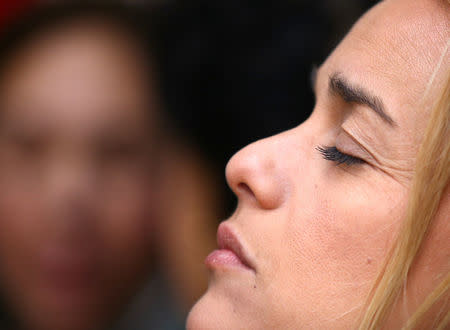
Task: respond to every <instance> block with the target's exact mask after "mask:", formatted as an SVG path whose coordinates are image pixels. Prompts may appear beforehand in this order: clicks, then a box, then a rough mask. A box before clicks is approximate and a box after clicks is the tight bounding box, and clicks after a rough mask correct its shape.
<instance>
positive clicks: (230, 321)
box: [186, 285, 271, 330]
mask: <svg viewBox="0 0 450 330" xmlns="http://www.w3.org/2000/svg"><path fill="white" fill-rule="evenodd" d="M251 288H252V290H253V292H252V290H248V288H247V286H242V287H241V288H240V290H238V289H237V288H236V287H233V288H230V287H222V286H220V285H218V286H215V285H213V286H212V287H211V285H210V287H209V289H208V291H207V292H206V293H205V294H204V295H203V297H201V298H200V300H198V301H197V303H196V304H195V305H194V306H193V307H192V309H191V311H190V312H189V315H188V318H187V321H186V328H187V329H188V330H203V329H215V330H220V329H264V328H270V326H268V325H269V324H270V323H271V322H269V316H270V313H266V312H267V311H266V312H264V306H260V305H259V304H258V302H261V301H264V299H258V296H259V295H258V293H256V292H254V291H257V290H256V289H253V286H252V287H251Z"/></svg>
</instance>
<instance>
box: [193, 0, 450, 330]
mask: <svg viewBox="0 0 450 330" xmlns="http://www.w3.org/2000/svg"><path fill="white" fill-rule="evenodd" d="M446 5H447V4H444V2H439V1H425V0H424V1H408V0H391V1H384V2H381V3H379V4H378V5H377V6H376V7H374V8H373V9H371V10H370V11H369V12H368V13H367V14H366V15H364V16H363V17H362V18H361V19H360V20H359V21H358V22H357V24H356V25H355V26H354V27H353V29H352V30H351V31H350V32H349V34H348V35H347V36H346V38H345V39H344V40H343V41H342V42H341V44H340V45H339V46H338V47H337V48H336V49H335V50H334V51H333V53H332V54H331V55H330V56H329V58H328V59H327V60H326V61H325V62H324V63H323V65H322V66H321V67H320V69H319V70H318V75H317V79H316V83H315V93H316V106H315V108H314V111H313V113H312V115H311V117H310V118H309V119H308V120H307V121H306V122H305V123H303V124H301V125H300V126H298V127H296V128H294V129H292V130H289V131H286V132H284V133H282V134H279V135H276V136H274V137H271V138H267V139H264V140H261V141H258V142H256V143H253V144H251V145H249V146H248V147H246V148H244V149H243V150H241V151H240V152H239V153H237V154H236V155H235V156H234V157H233V158H232V159H231V160H230V162H229V164H228V166H227V169H226V175H227V179H228V182H229V185H230V187H231V189H232V190H233V191H234V193H235V194H236V195H237V196H238V199H239V202H238V207H237V209H236V211H235V213H234V214H233V216H232V217H231V218H230V219H229V220H227V221H225V222H223V223H222V224H221V225H220V227H219V230H218V244H219V248H220V250H218V251H215V252H213V253H212V254H211V255H210V256H209V257H208V258H207V260H206V264H207V267H208V268H209V270H210V283H209V288H208V291H207V292H206V293H205V295H204V296H203V297H202V298H201V299H200V300H199V301H198V302H197V304H196V305H195V306H194V307H193V309H192V310H191V313H190V315H189V318H188V328H191V329H210V328H214V329H217V328H223V329H238V328H242V327H244V328H247V329H266V328H267V329H286V328H289V329H301V328H307V329H352V328H355V326H357V320H358V318H359V317H360V316H361V313H362V312H363V308H364V303H365V301H366V298H367V296H368V294H369V291H370V289H371V287H372V285H373V282H374V280H375V277H376V275H377V272H378V270H379V267H380V265H381V264H382V262H383V261H384V258H385V257H386V254H387V251H388V249H389V247H390V246H391V242H392V241H393V239H394V237H395V234H396V233H397V232H398V230H399V226H400V223H401V221H402V219H403V217H404V210H405V207H406V203H407V195H408V191H409V189H410V185H411V178H412V176H413V172H414V166H415V157H416V153H417V150H418V147H419V145H420V142H421V138H422V136H423V132H424V129H425V126H426V123H427V119H428V118H429V109H430V107H431V104H432V101H433V99H435V98H437V95H438V93H439V91H440V89H441V88H442V86H443V82H444V81H445V74H444V71H445V70H440V69H439V63H440V61H441V59H442V56H446V58H447V59H448V50H445V49H446V44H447V42H448V40H449V37H450V36H449V34H448V31H449V23H448V22H449V21H450V19H449V16H448V14H449V12H448V6H447V7H445V6H446ZM445 52H447V53H445ZM443 54H444V55H443ZM444 62H445V61H444ZM434 72H436V74H435V78H434V80H433V84H431V85H429V81H430V79H431V78H432V76H433V73H434ZM426 91H427V94H426V93H425V92H426ZM425 94H426V97H425V98H424V95H425ZM438 220H439V219H438ZM441 220H442V219H441ZM444 220H445V219H444ZM436 226H441V227H439V229H436V230H435V231H434V234H433V235H435V236H432V235H431V237H429V241H428V244H427V245H426V250H424V251H423V256H425V257H424V258H423V259H422V262H423V264H422V267H421V268H420V270H419V271H417V272H416V273H414V274H412V277H411V279H410V282H409V283H408V289H407V292H406V295H407V297H408V298H410V299H408V303H406V304H405V305H403V308H402V309H401V311H400V312H399V313H397V314H395V315H393V316H392V317H391V319H389V320H388V322H389V324H390V326H391V328H401V324H402V322H404V320H405V318H406V317H407V315H409V314H408V313H410V312H411V311H413V310H414V308H417V304H419V303H420V302H421V301H423V300H424V298H425V297H426V295H427V294H428V293H430V292H431V290H432V289H433V288H434V287H435V286H436V285H437V284H438V283H439V280H438V276H437V275H438V274H442V273H444V274H445V272H448V270H449V269H448V249H447V250H445V249H442V246H440V245H438V243H436V242H448V237H449V231H448V226H447V227H445V221H436ZM446 238H447V239H446ZM230 251H233V252H230ZM446 260H447V261H446ZM445 267H447V268H445Z"/></svg>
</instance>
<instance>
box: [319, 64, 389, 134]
mask: <svg viewBox="0 0 450 330" xmlns="http://www.w3.org/2000/svg"><path fill="white" fill-rule="evenodd" d="M328 89H329V91H330V92H331V93H333V94H338V95H339V96H340V97H341V98H342V99H343V100H344V101H345V102H347V103H357V104H362V105H365V106H367V107H369V108H370V109H372V110H373V111H374V112H375V113H376V114H377V115H378V116H379V117H380V118H381V119H383V120H384V121H385V122H386V123H388V124H389V125H390V126H396V125H397V124H396V123H395V122H394V120H393V119H392V118H391V116H389V115H388V114H387V113H386V110H385V107H384V103H383V100H382V99H381V98H379V97H378V96H375V95H372V94H371V93H369V92H368V91H366V90H365V89H364V88H362V87H360V86H357V85H353V84H350V83H349V82H348V81H347V79H345V78H344V77H342V74H341V73H339V72H337V73H334V74H333V75H331V76H330V79H329V84H328Z"/></svg>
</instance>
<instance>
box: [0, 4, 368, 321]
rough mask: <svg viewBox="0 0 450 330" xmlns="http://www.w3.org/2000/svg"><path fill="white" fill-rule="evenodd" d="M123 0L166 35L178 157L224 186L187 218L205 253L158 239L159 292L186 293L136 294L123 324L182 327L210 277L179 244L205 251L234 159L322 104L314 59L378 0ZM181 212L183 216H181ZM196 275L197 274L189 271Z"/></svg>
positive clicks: (225, 199)
mask: <svg viewBox="0 0 450 330" xmlns="http://www.w3.org/2000/svg"><path fill="white" fill-rule="evenodd" d="M40 2H44V1H38V0H1V2H0V29H2V30H7V29H8V26H9V25H10V24H12V23H13V22H14V21H17V20H20V18H21V17H22V15H24V13H26V12H28V11H30V10H32V8H33V6H35V5H36V4H39V3H40ZM53 2H57V1H53ZM60 2H63V1H60ZM123 2H124V3H126V4H127V5H129V6H137V7H138V8H141V7H142V10H143V11H148V15H149V16H148V17H149V20H152V21H154V23H155V24H152V26H153V27H152V28H153V29H155V31H153V33H156V35H157V36H158V38H157V39H158V46H157V48H158V56H157V61H158V67H159V72H160V75H159V80H160V85H161V87H162V88H161V92H162V96H163V103H164V111H165V115H166V117H167V118H169V121H170V123H171V127H173V131H174V132H175V133H174V135H175V136H176V140H177V141H178V142H177V145H178V146H181V147H179V148H180V149H179V150H182V152H181V153H182V154H183V155H182V156H177V157H179V158H176V157H175V158H176V161H177V162H179V163H180V164H179V165H180V167H181V168H183V164H194V165H192V173H193V174H192V177H194V178H195V177H196V176H195V175H200V176H201V175H202V174H204V173H205V172H208V174H207V175H206V174H205V175H203V181H204V182H202V183H201V185H206V186H209V187H207V188H203V187H200V188H199V189H200V191H202V193H204V194H206V195H208V194H209V195H211V194H215V196H217V199H216V200H215V204H214V210H213V211H211V212H209V211H208V212H206V211H205V212H203V210H204V209H207V208H208V207H209V206H210V205H202V203H201V200H202V197H201V196H200V195H199V198H198V199H199V200H200V202H199V204H198V205H197V206H196V207H197V209H195V210H194V211H193V214H194V215H193V216H192V218H195V219H198V220H189V221H194V222H195V221H199V222H202V221H203V222H205V223H201V224H195V225H192V223H191V222H189V221H188V220H186V221H185V223H186V225H185V227H186V229H185V230H186V232H185V236H187V237H194V238H195V239H192V241H202V240H201V239H200V240H197V238H198V237H206V238H205V244H204V246H200V247H199V248H198V251H199V252H198V251H197V250H196V251H197V252H195V253H197V254H195V253H194V252H192V253H191V252H190V250H189V249H190V247H188V246H186V245H184V244H185V243H184V242H183V241H181V242H180V240H179V239H178V238H176V237H171V232H170V230H169V231H168V234H167V237H166V238H167V239H166V243H165V244H162V245H163V246H161V247H159V249H160V250H164V252H162V253H161V254H162V255H163V256H164V257H160V259H164V260H166V263H164V262H160V264H159V266H158V267H159V268H161V270H160V271H158V273H160V274H159V275H158V278H160V277H162V282H164V283H165V284H164V289H161V288H162V286H160V289H161V290H162V292H159V293H158V294H159V295H160V296H165V290H166V289H167V292H169V291H170V292H172V293H173V292H178V293H175V294H167V296H170V298H167V299H164V302H161V300H160V299H159V298H158V297H159V296H158V294H157V297H156V298H155V299H153V301H151V300H152V299H150V301H149V302H148V300H146V301H144V303H143V304H142V303H141V304H140V305H139V304H131V305H130V306H134V305H136V306H138V307H136V310H137V311H136V312H135V313H131V314H130V315H131V316H130V317H131V318H133V317H134V318H138V319H140V320H139V322H136V323H132V322H131V321H130V322H131V323H129V324H128V325H127V324H126V323H125V326H123V328H124V329H136V330H138V329H151V328H157V329H165V328H167V329H178V328H183V320H184V318H185V316H186V314H187V312H188V310H189V307H190V306H191V305H192V303H193V302H194V301H195V300H196V299H197V298H198V296H199V295H200V294H201V292H202V290H204V288H205V286H206V280H205V278H204V277H202V278H201V279H200V280H199V281H200V282H201V283H200V284H196V285H193V288H192V289H186V288H187V287H188V286H189V285H190V283H191V282H194V280H190V278H188V279H187V280H186V279H184V278H183V269H180V268H177V267H179V263H178V266H177V262H171V261H170V260H171V259H174V258H175V259H176V255H175V254H176V252H174V251H179V249H180V248H181V249H184V250H186V255H187V256H189V255H195V256H196V257H197V255H199V256H200V257H201V258H204V256H205V255H204V254H205V253H207V252H208V251H207V250H208V249H209V248H210V245H211V244H213V243H211V240H212V241H213V240H214V237H213V236H214V231H215V228H216V226H217V224H218V223H219V221H221V220H223V219H224V218H225V217H227V216H229V215H230V214H231V212H232V211H233V209H234V207H235V203H236V202H235V198H234V196H233V195H232V194H231V192H230V191H229V189H228V188H227V185H226V182H225V177H224V168H225V165H226V163H227V160H228V159H229V158H230V157H231V156H232V155H233V154H234V153H235V152H237V151H238V150H239V149H241V148H242V147H244V146H245V145H247V144H249V143H250V142H252V141H255V140H257V139H260V138H263V137H267V136H270V135H273V134H276V133H279V132H281V131H284V130H286V129H289V128H293V127H295V126H297V125H299V124H300V123H301V122H303V121H304V120H305V119H306V118H307V117H308V116H309V114H310V113H311V111H312V109H313V106H314V96H313V93H312V88H311V72H312V70H313V68H314V67H315V66H320V64H321V63H322V62H323V61H324V60H325V58H326V56H327V55H328V54H329V53H330V52H331V51H332V50H333V48H334V47H335V46H336V45H337V43H338V42H339V40H340V39H341V38H342V37H343V36H344V34H345V33H346V31H347V30H348V29H349V28H350V27H351V25H352V24H353V23H354V22H355V20H356V19H357V18H358V17H359V16H360V15H361V14H362V13H363V12H364V11H366V10H367V9H368V8H369V7H370V6H372V5H374V4H375V3H376V1H374V0H345V1H342V0H315V1H309V0H308V1H307V0H272V1H268V0H256V1H255V0H253V1H250V0H220V1H219V0H198V1H193V0H189V1H188V0H184V1H175V0H172V1H171V0H159V1H151V0H148V1H145V0H140V1H137V0H136V1H123ZM177 150H178V149H177ZM186 150H188V151H186ZM199 164H200V165H199ZM199 168H200V170H199ZM205 169H207V170H205ZM186 171H187V172H189V169H188V170H186ZM196 171H197V172H198V173H197V172H196ZM199 173H200V174H199ZM180 184H182V183H180ZM193 194H195V192H194V193H193ZM182 202H186V203H190V204H192V202H191V201H184V200H183V201H182V200H181V199H180V205H181V203H182ZM174 203H177V199H175V200H174ZM207 203H208V202H205V204H207ZM202 212H203V213H204V214H203V213H202ZM197 214H200V216H197ZM211 214H213V215H214V216H210V215H211ZM173 217H176V218H177V219H180V220H179V221H180V223H182V222H183V217H182V216H180V215H174V216H173ZM178 225H179V224H178ZM181 227H182V226H181ZM0 230H1V229H0ZM177 230H179V228H178V229H177ZM177 249H178V250H177ZM203 250H206V251H203ZM200 257H199V259H200V260H197V259H196V261H195V262H194V263H193V267H194V268H196V270H195V271H194V272H193V273H192V274H196V272H198V270H197V268H198V269H200V268H202V260H201V258H200ZM167 260H169V261H167ZM178 261H179V260H178ZM0 267H1V266H0ZM195 276H196V275H191V279H192V278H195ZM158 283H159V282H158ZM161 290H160V291H161ZM183 291H185V292H184V293H183ZM153 292H155V291H153ZM179 292H182V293H181V294H180V293H179ZM146 304H147V305H146ZM132 308H134V307H132ZM158 308H159V309H158ZM2 315H3V316H2ZM4 315H5V312H4V308H3V311H2V308H1V307H0V328H1V329H3V328H2V323H1V319H2V317H4ZM128 320H129V318H128ZM130 324H132V325H130Z"/></svg>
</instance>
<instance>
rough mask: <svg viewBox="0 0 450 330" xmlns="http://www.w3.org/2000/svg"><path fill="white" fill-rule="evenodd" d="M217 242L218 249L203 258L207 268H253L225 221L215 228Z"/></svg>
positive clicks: (239, 242)
mask: <svg viewBox="0 0 450 330" xmlns="http://www.w3.org/2000/svg"><path fill="white" fill-rule="evenodd" d="M217 244H218V246H219V249H218V250H215V251H213V252H212V253H211V254H210V255H209V256H208V257H207V258H206V260H205V263H206V265H207V266H208V267H209V268H216V267H220V266H225V267H237V268H244V269H247V270H252V271H254V270H255V267H254V266H253V264H252V262H251V261H250V258H249V257H248V254H247V252H246V250H245V249H244V247H243V245H242V243H241V241H240V240H239V239H238V236H237V235H236V234H235V233H234V232H233V230H232V229H231V228H230V227H229V226H228V224H227V223H225V222H223V223H221V224H220V226H219V229H218V230H217Z"/></svg>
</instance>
